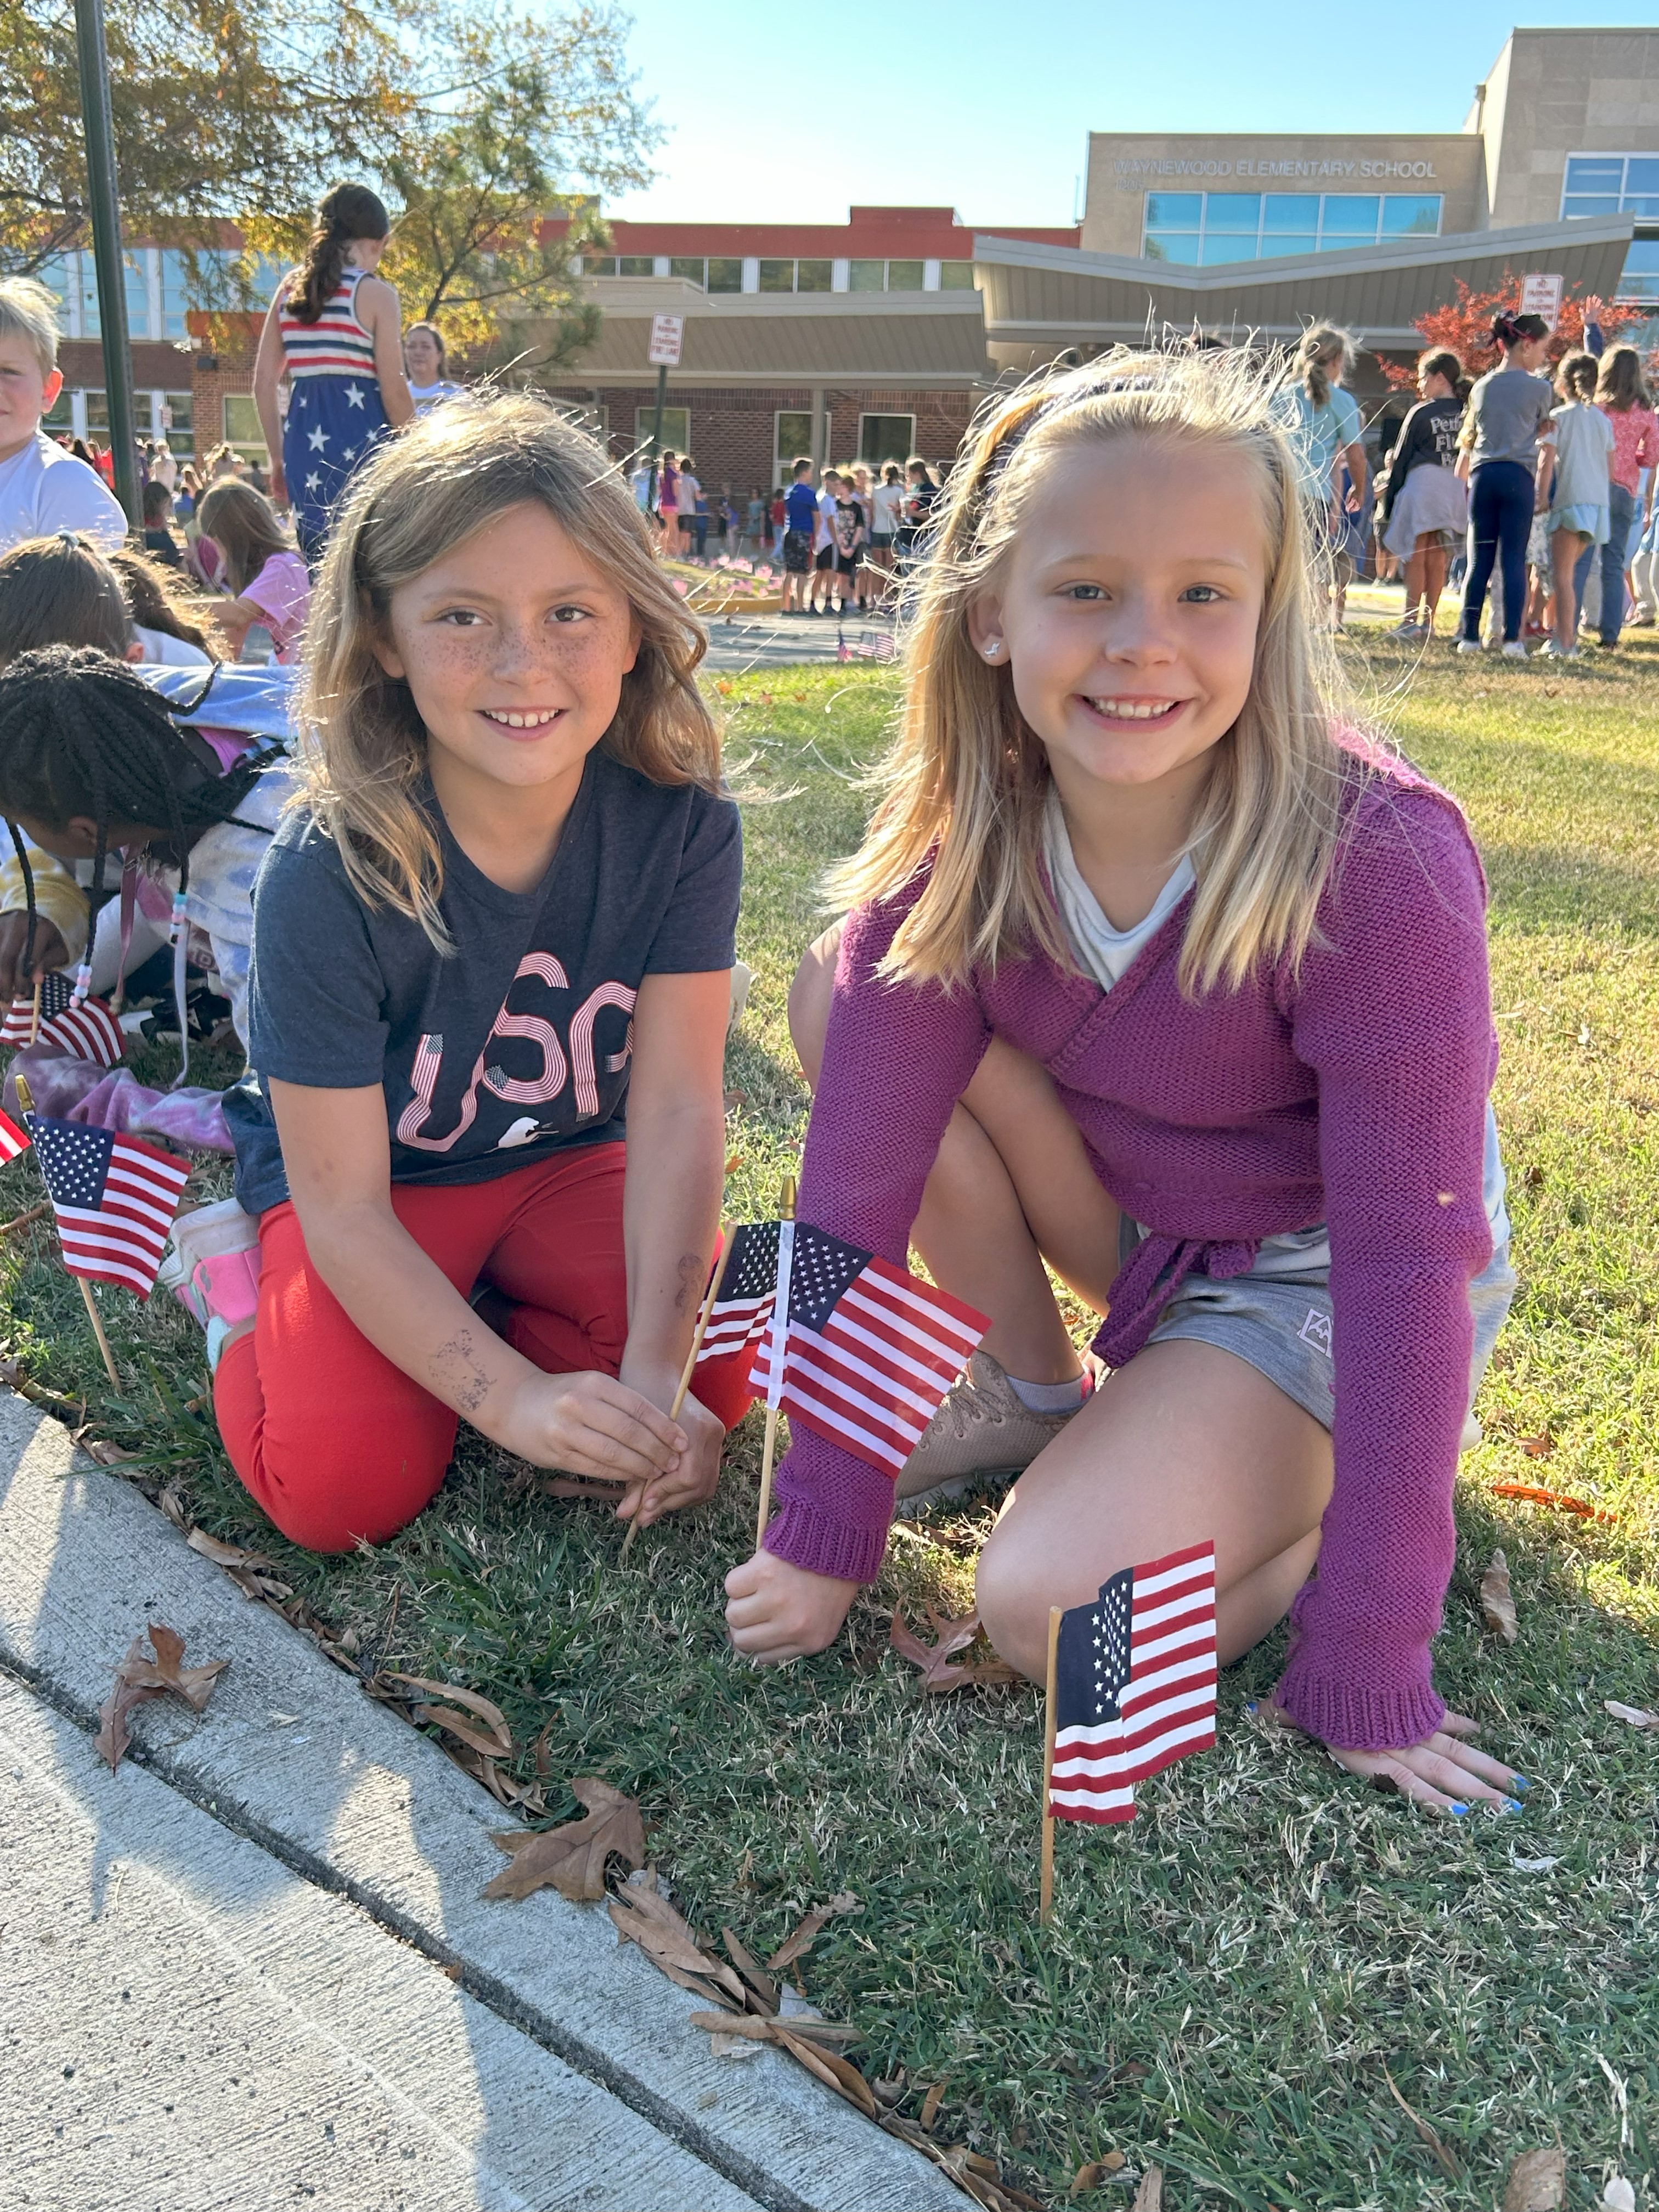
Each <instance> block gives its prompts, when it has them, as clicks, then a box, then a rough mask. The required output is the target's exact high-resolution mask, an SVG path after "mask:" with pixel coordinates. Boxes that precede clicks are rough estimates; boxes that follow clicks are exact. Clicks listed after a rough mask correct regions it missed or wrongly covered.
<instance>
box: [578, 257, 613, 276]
mask: <svg viewBox="0 0 1659 2212" xmlns="http://www.w3.org/2000/svg"><path fill="white" fill-rule="evenodd" d="M576 267H577V270H578V272H579V273H580V275H581V276H615V275H616V273H617V257H616V255H615V254H614V253H582V254H579V255H578V256H577V258H576Z"/></svg>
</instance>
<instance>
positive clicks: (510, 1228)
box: [213, 1144, 752, 1552]
mask: <svg viewBox="0 0 1659 2212" xmlns="http://www.w3.org/2000/svg"><path fill="white" fill-rule="evenodd" d="M624 1152H625V1147H624V1146H622V1145H619V1144H618V1145H594V1146H586V1147H584V1148H581V1149H579V1150H575V1151H571V1152H556V1153H555V1154H554V1155H553V1157H552V1158H550V1159H548V1160H544V1161H541V1162H538V1164H535V1165H534V1166H530V1167H525V1168H521V1169H520V1170H519V1172H518V1173H517V1174H516V1175H505V1176H499V1177H498V1178H497V1179H496V1180H495V1182H474V1183H459V1184H445V1185H440V1186H428V1185H426V1184H410V1183H401V1184H400V1183H394V1184H393V1185H392V1212H394V1213H395V1214H396V1215H397V1217H398V1220H399V1221H400V1222H401V1223H402V1224H403V1225H404V1228H405V1229H406V1230H407V1231H409V1233H410V1236H411V1237H413V1238H414V1239H415V1242H416V1243H417V1244H418V1245H419V1246H420V1248H421V1249H422V1251H423V1252H424V1253H425V1254H426V1255H427V1256H428V1259H430V1260H432V1261H435V1262H436V1264H437V1265H438V1267H441V1269H442V1270H443V1272H444V1273H445V1274H446V1275H447V1277H448V1278H449V1279H450V1281H451V1282H452V1283H453V1285H455V1288H456V1289H457V1290H458V1291H459V1292H460V1293H461V1295H462V1297H467V1296H469V1295H470V1293H471V1291H472V1290H473V1289H474V1287H475V1286H476V1285H477V1284H479V1283H481V1282H482V1283H488V1284H489V1285H490V1286H491V1287H492V1288H493V1289H495V1290H496V1291H500V1292H501V1295H502V1296H503V1297H507V1298H508V1299H510V1300H511V1301H512V1302H513V1313H512V1316H511V1318H510V1319H509V1321H508V1323H507V1328H506V1330H505V1332H504V1333H505V1334H506V1337H507V1342H508V1343H509V1344H510V1345H512V1346H513V1349H514V1350H515V1351H517V1352H522V1353H523V1354H524V1356H525V1358H526V1359H529V1360H533V1361H534V1363H535V1364H536V1365H537V1366H538V1367H539V1368H541V1369H542V1370H543V1371H544V1373H546V1374H550V1375H566V1374H570V1373H573V1372H576V1371H579V1370H598V1371H599V1372H601V1373H603V1374H606V1375H614V1374H616V1373H617V1370H618V1368H619V1367H620V1366H621V1364H622V1356H623V1346H624V1345H625V1343H626V1341H627V1338H628V1271H627V1267H626V1264H625V1262H624V1259H623V1159H624ZM259 1250H260V1259H261V1273H260V1277H259V1310H258V1316H257V1318H256V1320H255V1322H254V1325H253V1328H252V1333H251V1334H249V1335H246V1336H244V1337H241V1338H239V1339H238V1340H237V1341H236V1342H235V1343H234V1344H233V1345H231V1346H229V1347H228V1349H227V1351H226V1352H225V1355H224V1357H223V1358H222V1359H221V1361H220V1362H219V1371H218V1374H217V1376H216V1377H215V1381H214V1389H213V1403H214V1410H215V1412H216V1413H217V1415H218V1418H219V1433H220V1435H221V1436H222V1437H223V1438H224V1443H225V1449H226V1451H227V1452H228V1454H229V1455H230V1462H231V1465H232V1466H233V1467H234V1468H235V1470H236V1472H237V1474H239V1475H240V1477H241V1479H242V1480H243V1481H244V1482H245V1483H246V1485H247V1486H248V1488H249V1490H250V1491H252V1493H253V1495H254V1497H255V1498H258V1501H259V1503H260V1504H261V1505H262V1506H264V1510H265V1511H266V1512H267V1513H268V1514H269V1515H270V1517H271V1519H272V1520H273V1521H274V1522H276V1526H277V1527H278V1528H280V1529H281V1530H282V1532H283V1534H284V1535H285V1536H288V1537H290V1538H292V1540H293V1541H294V1542H295V1543H296V1544H303V1545H305V1546H306V1547H307V1548H308V1549H309V1550H311V1551H313V1552H344V1551H349V1550H350V1549H351V1547H352V1546H353V1545H354V1544H355V1543H356V1542H357V1541H358V1540H359V1539H360V1538H362V1539H366V1540H367V1541H368V1542H369V1543H371V1544H378V1543H380V1542H382V1541H384V1540H385V1539H386V1537H388V1536H390V1535H392V1534H394V1533H395V1532H396V1531H397V1530H398V1529H399V1528H403V1527H404V1524H405V1523H406V1522H410V1521H412V1520H413V1519H414V1517H415V1516H416V1514H417V1513H418V1512H419V1511H420V1510H421V1509H422V1506H423V1505H425V1504H427V1503H428V1500H429V1499H430V1498H432V1496H433V1494H434V1492H435V1491H436V1490H437V1487H438V1485H439V1484H440V1483H441V1481H442V1480H443V1478H444V1471H445V1469H446V1468H447V1467H448V1465H449V1460H450V1455H451V1453H452V1452H453V1449H454V1448H455V1431H456V1429H457V1427H458V1426H459V1420H460V1417H459V1414H457V1413H453V1412H452V1411H451V1410H450V1408H449V1407H447V1406H446V1405H445V1404H444V1403H443V1401H441V1399H438V1398H435V1397H434V1396H433V1395H432V1394H431V1393H430V1392H429V1391H428V1390H424V1389H422V1387H421V1385H420V1384H419V1383H416V1382H415V1381H414V1380H413V1379H412V1377H410V1376H407V1375H405V1374H404V1371H403V1370H402V1368H400V1367H395V1366H394V1365H393V1364H392V1362H391V1360H389V1359H388V1358H386V1356H385V1354H384V1353H383V1352H377V1351H376V1349H375V1348H374V1346H373V1345H372V1344H371V1343H370V1342H369V1340H368V1338H367V1337H366V1336H364V1335H363V1334H362V1331H361V1330H360V1329H359V1328H357V1327H356V1324H355V1323H354V1322H352V1321H350V1320H349V1318H348V1316H347V1315H346V1312H345V1310H344V1309H343V1307H342V1306H341V1304H339V1302H338V1300H337V1298H336V1297H334V1294H333V1293H332V1291H330V1290H329V1289H328V1288H327V1286H326V1285H325V1283H324V1282H323V1280H322V1279H321V1278H320V1276H319V1275H318V1274H317V1273H316V1271H315V1270H314V1269H313V1267H312V1264H311V1260H310V1256H309V1255H308V1254H307V1250H306V1243H305V1238H304V1237H303V1236H302V1235H301V1230H300V1223H299V1218H298V1216H297V1215H296V1214H295V1211H294V1208H293V1206H291V1205H287V1204H284V1205H282V1206H273V1207H272V1209H271V1210H270V1212H269V1213H267V1214H265V1215H264V1216H263V1217H262V1218H261V1219H260V1223H259ZM748 1365H749V1360H748V1358H746V1357H745V1356H744V1355H743V1354H741V1353H740V1354H738V1355H737V1356H736V1357H728V1358H723V1359H711V1360H710V1361H709V1362H708V1364H707V1365H706V1366H703V1367H700V1368H699V1369H698V1370H697V1378H696V1395H697V1397H698V1399H699V1400H700V1401H701V1402H702V1404H703V1405H705V1406H706V1407H708V1410H709V1412H710V1413H714V1414H715V1415H716V1416H717V1417H718V1418H719V1419H720V1420H721V1421H722V1422H724V1424H725V1425H726V1427H727V1428H728V1429H729V1428H732V1427H734V1426H735V1425H736V1424H737V1423H738V1421H739V1420H741V1419H742V1418H743V1415H744V1409H745V1407H747V1405H748V1403H749V1401H750V1396H751V1395H752V1393H751V1392H750V1389H749V1385H748V1383H747V1380H746V1370H747V1368H748Z"/></svg>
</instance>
